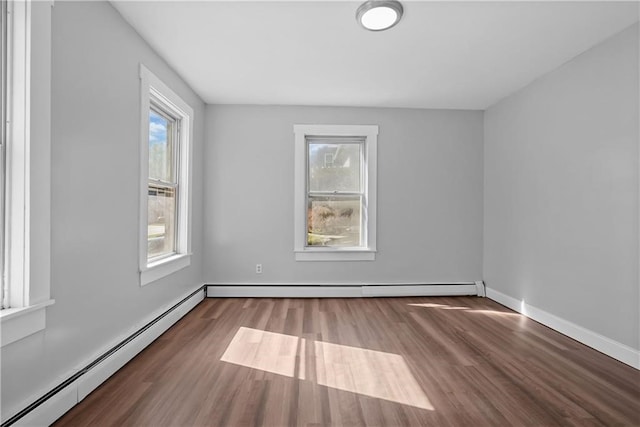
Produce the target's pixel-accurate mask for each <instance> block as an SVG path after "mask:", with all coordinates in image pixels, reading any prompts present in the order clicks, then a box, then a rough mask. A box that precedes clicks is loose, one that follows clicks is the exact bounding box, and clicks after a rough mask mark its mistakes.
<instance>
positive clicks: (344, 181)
mask: <svg viewBox="0 0 640 427" xmlns="http://www.w3.org/2000/svg"><path fill="white" fill-rule="evenodd" d="M361 147H362V144H325V143H315V142H311V143H309V191H311V192H314V191H351V192H356V193H358V192H360V182H361V179H360V150H361Z"/></svg>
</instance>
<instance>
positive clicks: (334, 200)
mask: <svg viewBox="0 0 640 427" xmlns="http://www.w3.org/2000/svg"><path fill="white" fill-rule="evenodd" d="M362 147H363V142H362V141H358V140H356V141H353V142H351V141H349V142H329V141H327V140H322V141H309V143H308V168H307V171H308V176H307V188H308V192H307V204H308V206H307V245H308V246H333V247H356V246H361V245H362V233H361V229H362V204H363V183H362V181H363V180H362Z"/></svg>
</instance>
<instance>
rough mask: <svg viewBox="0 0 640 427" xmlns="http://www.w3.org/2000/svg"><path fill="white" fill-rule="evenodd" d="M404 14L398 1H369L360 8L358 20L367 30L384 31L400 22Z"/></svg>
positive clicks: (357, 14)
mask: <svg viewBox="0 0 640 427" xmlns="http://www.w3.org/2000/svg"><path fill="white" fill-rule="evenodd" d="M402 12H403V9H402V5H401V4H400V2H399V1H397V0H368V1H366V2H364V3H363V4H362V5H361V6H360V7H359V8H358V11H357V12H356V19H357V20H358V22H359V23H360V25H362V26H363V27H364V28H366V29H367V30H370V31H383V30H388V29H389V28H391V27H393V26H394V25H396V24H397V23H398V22H400V18H402Z"/></svg>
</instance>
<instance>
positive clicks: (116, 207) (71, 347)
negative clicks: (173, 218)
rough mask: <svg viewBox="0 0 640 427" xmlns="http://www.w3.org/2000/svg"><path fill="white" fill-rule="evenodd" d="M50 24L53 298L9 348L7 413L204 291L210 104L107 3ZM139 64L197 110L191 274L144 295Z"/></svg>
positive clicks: (81, 5)
mask: <svg viewBox="0 0 640 427" xmlns="http://www.w3.org/2000/svg"><path fill="white" fill-rule="evenodd" d="M52 27H53V35H52V60H53V63H52V96H51V99H52V124H51V135H52V146H51V161H52V167H51V296H52V298H54V299H55V300H56V303H55V304H54V305H53V306H51V307H50V308H48V309H47V327H46V329H45V330H44V331H43V332H40V333H37V334H34V335H31V336H29V337H27V338H25V339H23V340H21V341H18V342H16V343H13V344H10V345H8V346H5V347H3V348H2V354H1V356H2V395H1V397H2V400H1V404H2V408H3V414H5V413H6V412H8V411H11V410H13V409H15V408H16V407H17V406H20V405H21V404H23V403H25V402H24V400H25V399H28V398H30V397H32V396H34V395H38V394H41V393H42V392H43V391H46V390H44V388H46V387H48V386H50V385H51V384H54V383H58V382H60V381H61V380H62V379H63V378H64V377H65V376H67V375H69V374H71V370H72V369H73V368H76V367H78V364H80V363H83V362H85V361H87V358H89V357H93V356H95V355H96V352H98V351H100V350H102V349H104V347H105V346H106V345H108V344H109V343H113V342H114V341H115V340H116V339H118V338H120V337H122V336H123V334H126V333H128V332H131V329H132V327H134V326H135V325H137V324H139V323H140V322H142V321H144V320H145V319H146V318H147V317H148V316H149V315H151V314H152V313H153V312H155V311H157V310H158V309H160V308H162V307H163V306H165V305H167V304H169V303H171V302H172V301H174V300H175V299H177V298H179V297H182V296H184V295H185V294H186V293H187V292H188V291H189V290H193V289H195V287H196V286H197V285H198V284H201V283H202V279H201V273H202V255H201V254H202V233H201V230H202V209H203V208H202V193H203V191H202V184H203V180H202V171H203V167H202V157H203V154H202V148H203V140H204V133H203V118H204V104H203V102H202V101H201V100H200V99H199V98H198V97H197V96H196V95H195V93H194V92H193V91H192V90H191V89H190V88H189V87H188V86H187V85H186V84H185V83H184V82H183V81H182V80H181V79H180V77H179V76H178V75H177V74H176V73H174V72H173V71H172V70H171V69H170V68H169V67H168V66H167V65H166V64H165V62H164V61H162V60H161V59H160V58H159V57H158V56H157V55H156V54H155V53H154V52H153V51H152V50H151V48H150V47H149V46H148V45H147V44H146V43H145V42H144V41H143V40H142V39H141V38H140V37H139V36H138V35H137V34H136V33H135V31H134V30H133V29H132V28H131V27H130V26H129V25H128V24H126V23H125V21H124V20H123V19H122V18H121V17H120V15H119V14H118V13H117V12H116V11H115V10H114V9H113V8H112V6H111V5H110V4H109V3H106V2H58V1H57V2H56V3H55V7H54V8H53V21H52ZM140 62H143V63H144V64H145V65H147V66H148V68H149V69H151V70H152V71H153V72H154V73H155V74H156V75H158V77H160V78H161V79H162V80H164V81H165V83H167V84H168V85H169V86H171V87H172V88H173V89H174V90H175V91H176V92H177V93H178V94H179V95H180V96H181V97H182V98H183V99H184V100H185V101H186V102H187V103H189V104H190V105H191V106H192V107H193V108H194V110H195V128H194V137H195V141H194V145H193V147H194V165H193V166H194V167H193V172H194V175H193V183H194V187H193V190H194V197H193V200H194V205H193V239H194V240H193V249H194V257H193V260H192V265H191V267H189V268H187V269H185V270H182V271H180V272H178V273H176V274H174V275H172V276H169V277H167V278H165V279H163V280H161V281H159V282H156V283H153V284H149V285H147V286H145V287H143V288H141V287H140V285H139V280H138V227H139V225H138V224H139V222H138V221H139V219H138V201H139V197H140V195H139V185H138V182H139V145H140V142H139V137H140V129H139V127H140V122H139V116H140V111H139V108H140V80H139V77H138V76H139V72H138V67H139V63H140ZM35 155H36V156H37V153H36V154H35ZM20 409H21V408H20Z"/></svg>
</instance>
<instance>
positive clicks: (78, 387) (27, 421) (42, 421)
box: [0, 286, 205, 427]
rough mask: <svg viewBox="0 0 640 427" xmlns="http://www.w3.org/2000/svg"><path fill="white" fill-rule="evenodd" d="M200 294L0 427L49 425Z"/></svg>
mask: <svg viewBox="0 0 640 427" xmlns="http://www.w3.org/2000/svg"><path fill="white" fill-rule="evenodd" d="M204 291H205V286H200V287H199V288H198V289H196V290H195V291H193V292H191V293H190V294H189V295H188V296H186V297H185V298H183V299H182V300H180V301H179V302H178V303H176V304H174V305H173V306H172V307H170V308H169V309H167V310H165V311H164V312H163V313H162V314H160V315H158V316H157V317H155V318H154V319H153V320H151V321H150V322H148V323H147V324H145V325H144V326H143V327H141V328H140V329H138V330H137V331H135V332H134V333H132V334H131V335H129V336H128V337H126V338H125V339H123V340H122V341H120V342H119V343H118V344H116V345H115V346H113V347H112V348H110V349H109V350H107V351H106V352H104V353H102V354H101V355H100V356H98V357H97V358H96V359H94V360H93V361H91V362H90V363H88V364H87V365H86V366H84V367H83V368H81V369H79V370H78V371H76V372H75V373H74V374H73V375H71V376H70V377H69V378H67V379H66V380H64V381H62V382H61V383H60V384H58V385H57V386H55V387H53V388H52V389H51V390H50V391H48V392H47V393H45V394H44V395H42V396H41V397H39V398H38V399H36V400H35V401H34V402H33V403H31V404H30V405H28V406H27V407H25V408H24V409H22V410H21V411H19V412H17V413H16V414H15V415H13V416H12V417H10V418H8V419H7V420H6V421H3V422H2V424H0V427H8V426H11V425H24V426H34V425H50V424H52V423H53V422H54V421H55V420H57V419H58V418H59V417H61V416H62V415H64V414H65V413H66V412H67V411H68V410H69V409H71V408H72V407H73V406H75V405H76V404H78V403H79V402H80V401H82V400H83V399H84V398H85V397H86V396H87V395H88V394H89V393H91V392H92V391H93V390H95V389H96V388H97V387H98V386H99V385H100V384H102V383H103V382H104V381H105V380H106V379H108V378H109V377H110V376H111V375H113V374H114V373H115V372H116V371H117V370H118V369H120V368H121V367H122V366H124V365H125V364H126V363H127V362H129V361H130V360H131V359H133V358H134V357H135V356H136V355H137V354H138V353H139V352H140V351H142V350H143V349H144V348H145V347H147V346H148V345H149V344H151V343H152V342H153V341H155V339H156V338H157V337H159V336H160V335H162V333H164V332H165V331H166V330H167V329H169V328H170V327H171V326H172V325H173V324H174V323H176V322H177V321H178V320H180V319H181V318H182V317H183V316H184V315H185V314H187V313H188V312H189V311H191V310H192V309H193V308H194V307H195V306H196V305H198V303H200V302H201V301H202V300H203V299H204Z"/></svg>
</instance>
